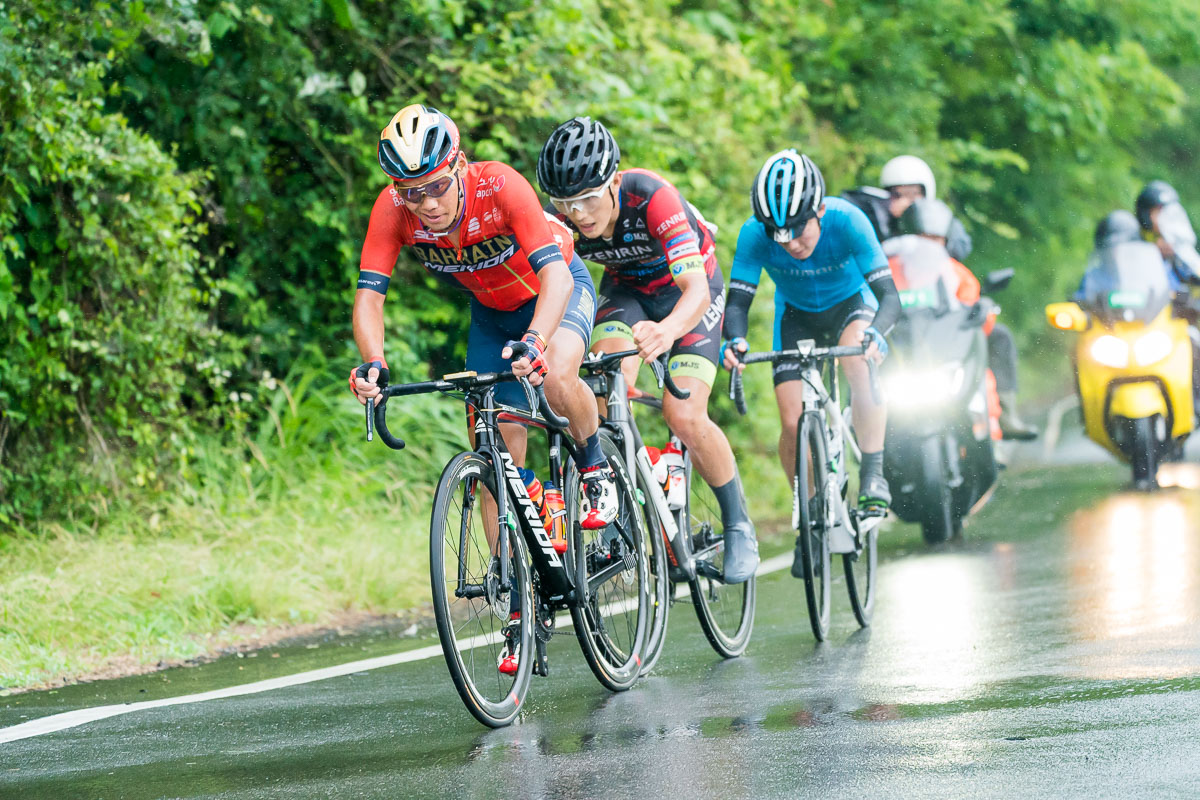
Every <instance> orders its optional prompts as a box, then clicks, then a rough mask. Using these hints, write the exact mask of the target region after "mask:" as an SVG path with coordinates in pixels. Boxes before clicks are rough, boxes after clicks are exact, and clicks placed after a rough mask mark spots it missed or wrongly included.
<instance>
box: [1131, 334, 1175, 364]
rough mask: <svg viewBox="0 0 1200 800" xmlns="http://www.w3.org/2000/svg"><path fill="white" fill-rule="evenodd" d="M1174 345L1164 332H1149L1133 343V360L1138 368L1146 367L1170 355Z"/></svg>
mask: <svg viewBox="0 0 1200 800" xmlns="http://www.w3.org/2000/svg"><path fill="white" fill-rule="evenodd" d="M1174 347H1175V343H1174V342H1172V341H1171V337H1170V336H1168V335H1167V334H1166V333H1165V332H1164V331H1150V333H1147V334H1146V335H1145V336H1143V337H1142V338H1140V339H1138V340H1137V341H1136V342H1134V343H1133V359H1134V361H1136V362H1137V363H1138V366H1141V367H1148V366H1150V365H1151V364H1156V363H1158V362H1159V361H1162V360H1163V359H1164V358H1166V357H1167V356H1169V355H1171V350H1172V349H1174Z"/></svg>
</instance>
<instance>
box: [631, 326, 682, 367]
mask: <svg viewBox="0 0 1200 800" xmlns="http://www.w3.org/2000/svg"><path fill="white" fill-rule="evenodd" d="M677 338H678V337H677V336H675V335H674V333H673V331H671V329H670V328H669V327H668V326H666V325H664V324H663V323H661V322H652V321H650V320H648V319H644V320H641V321H640V322H635V323H634V324H633V344H634V346H635V347H637V349H638V355H639V356H641V358H642V360H643V361H646V362H650V361H653V360H654V359H656V358H658V357H659V356H661V355H662V354H663V353H665V352H667V351H668V350H670V349H671V345H673V344H675V340H676V339H677Z"/></svg>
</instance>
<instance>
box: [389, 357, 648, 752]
mask: <svg viewBox="0 0 1200 800" xmlns="http://www.w3.org/2000/svg"><path fill="white" fill-rule="evenodd" d="M510 381H520V382H521V383H522V385H523V387H524V389H525V393H526V397H527V398H528V400H529V408H531V409H532V408H535V407H536V408H537V409H538V410H539V412H540V413H537V414H535V413H532V412H527V411H524V410H522V409H518V408H515V407H511V406H503V405H499V404H497V403H496V402H495V398H494V390H495V386H496V385H497V384H499V383H505V382H510ZM430 392H440V393H443V394H447V395H451V396H455V397H458V398H461V399H462V400H465V401H466V403H467V406H468V408H469V410H470V412H471V413H472V414H473V416H474V434H475V449H474V450H469V451H464V452H461V453H459V454H458V455H456V456H454V457H453V458H451V459H450V461H449V462H448V463H447V464H446V467H445V469H444V470H443V471H442V475H441V478H440V479H439V481H438V485H437V489H436V491H435V493H434V499H433V514H432V518H431V521H430V530H429V577H430V583H431V585H432V590H433V610H434V616H435V617H436V619H437V629H438V638H439V639H440V640H441V644H442V652H443V654H444V655H445V658H446V666H447V667H448V668H449V670H450V677H451V678H452V679H453V681H454V685H455V687H456V688H457V689H458V693H459V695H460V696H461V697H462V700H463V703H464V704H465V705H466V706H467V709H468V710H469V711H470V712H471V714H473V715H474V716H475V718H476V719H477V720H479V721H480V722H482V723H483V724H484V725H487V726H490V727H494V728H495V727H502V726H505V725H508V724H510V723H511V722H512V721H513V720H514V719H515V718H516V716H517V714H518V713H519V712H520V710H521V707H522V704H523V702H524V699H525V694H526V692H527V691H528V689H529V684H530V680H531V676H532V675H535V674H536V675H542V676H546V675H548V674H549V664H548V660H547V655H546V645H547V643H548V642H549V640H550V637H551V635H552V634H553V633H555V630H554V628H555V615H556V612H557V611H559V610H561V609H567V610H569V611H570V614H571V620H572V624H573V627H574V629H575V635H576V638H578V640H579V644H580V647H581V648H582V649H583V654H584V657H585V659H586V660H587V663H588V666H589V667H590V668H591V670H592V672H593V673H594V674H595V676H596V678H597V679H598V680H599V681H600V683H601V684H602V685H604V686H605V687H606V688H608V689H610V690H612V691H623V690H625V689H628V688H629V687H630V686H631V685H632V684H633V682H634V681H635V680H636V679H637V677H638V675H639V674H640V671H641V662H642V648H643V645H644V642H645V639H646V635H647V632H648V630H649V627H650V623H651V619H652V617H653V614H652V610H651V603H652V602H653V599H652V596H651V592H650V585H651V578H650V574H649V568H648V559H647V557H646V554H647V552H649V550H650V548H651V546H652V540H651V537H650V534H649V532H648V529H647V528H646V526H645V525H644V520H643V518H642V515H641V512H640V506H639V504H638V502H637V499H636V487H635V485H634V483H633V481H632V479H631V478H630V477H629V475H628V473H627V472H626V471H625V467H624V464H623V461H622V458H621V453H620V451H619V450H618V449H617V448H616V446H615V445H614V444H613V442H612V440H611V439H608V438H607V437H602V446H603V448H604V454H605V456H606V457H607V458H608V463H609V465H610V466H611V467H612V469H613V472H614V475H615V481H616V489H617V495H618V505H619V512H618V514H617V518H616V520H615V521H614V522H613V523H612V524H610V525H608V526H607V527H606V528H604V529H601V530H584V529H583V528H582V527H581V526H580V524H579V522H580V512H581V506H582V498H581V494H580V479H579V470H578V468H577V466H576V464H577V459H578V457H579V452H578V449H577V446H576V444H575V442H574V441H573V440H572V438H571V436H570V435H569V434H567V433H566V428H567V420H566V419H565V418H563V417H560V416H558V415H557V414H555V413H554V412H553V411H552V410H551V409H550V407H549V405H548V404H547V402H546V397H545V394H544V393H543V392H542V390H541V387H538V389H537V390H536V391H534V389H533V387H532V386H530V385H529V383H528V381H526V380H525V379H523V378H517V377H516V376H514V375H513V374H512V373H511V372H501V373H481V374H476V373H474V372H463V373H457V374H453V375H446V376H444V377H443V378H442V379H441V380H432V381H422V382H418V383H408V384H401V385H393V386H387V387H386V388H384V391H383V393H382V395H381V397H380V402H378V403H377V404H376V403H372V402H370V401H369V402H368V406H367V411H366V414H367V439H368V441H369V440H370V439H371V438H372V432H373V429H375V430H378V432H379V438H380V439H382V440H383V442H384V443H385V444H387V445H388V446H389V447H391V448H393V449H395V450H400V449H403V447H404V441H403V440H402V439H400V438H399V437H397V436H394V435H393V434H392V433H391V432H390V431H389V430H388V427H387V419H386V417H387V403H388V402H389V401H390V400H391V399H392V398H395V397H401V396H407V395H416V394H425V393H430ZM535 397H536V401H535ZM501 422H519V423H522V424H525V425H527V426H531V427H536V428H540V429H543V430H545V431H546V433H547V435H548V437H549V448H548V450H549V459H548V460H549V468H548V471H547V473H546V475H547V476H549V478H550V479H552V480H554V481H556V482H557V483H558V485H559V486H562V487H563V497H564V498H565V501H566V509H565V510H566V526H567V549H566V551H565V552H564V553H559V552H557V551H556V550H555V548H554V546H553V542H552V541H551V539H550V537H549V535H548V534H547V532H546V528H545V526H544V525H543V522H542V519H541V516H540V515H539V512H538V509H537V507H536V506H535V505H534V504H533V501H531V500H530V498H529V494H528V492H527V491H526V488H525V483H524V481H522V480H521V476H520V474H519V473H518V471H517V465H516V464H515V463H514V462H513V459H512V456H511V455H510V454H509V452H508V449H507V448H506V447H505V445H504V440H503V439H502V438H501V436H500V431H499V427H498V426H499V424H500V423H501ZM513 651H515V652H516V653H517V654H518V663H517V669H516V671H515V672H514V673H513V674H511V675H508V674H503V673H501V672H500V671H499V670H498V668H497V665H498V663H499V661H500V660H501V659H502V658H503V657H504V656H505V654H507V653H511V652H513Z"/></svg>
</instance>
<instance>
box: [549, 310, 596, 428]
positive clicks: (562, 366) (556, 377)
mask: <svg viewBox="0 0 1200 800" xmlns="http://www.w3.org/2000/svg"><path fill="white" fill-rule="evenodd" d="M584 349H585V347H584V344H583V339H580V338H579V336H578V335H576V334H575V332H574V331H571V330H569V329H566V328H559V329H558V332H557V333H555V334H554V336H552V337H551V338H550V343H549V344H548V345H547V347H546V353H545V355H544V356H543V358H544V360H545V362H546V399H547V400H549V401H550V408H552V409H553V410H554V412H555V413H556V414H561V415H563V416H564V417H566V418H567V419H568V420H569V421H570V431H571V438H573V439H574V440H575V441H576V442H579V443H583V442H585V441H587V438H588V437H589V436H591V435H592V434H594V433H595V432H596V430H597V429H598V428H599V427H600V417H599V415H598V414H597V413H596V402H595V401H596V398H595V395H593V394H592V390H591V389H589V388H588V386H587V384H586V383H584V382H583V379H582V378H580V377H579V364H580V363H581V362H582V361H583V354H584Z"/></svg>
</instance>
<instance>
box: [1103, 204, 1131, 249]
mask: <svg viewBox="0 0 1200 800" xmlns="http://www.w3.org/2000/svg"><path fill="white" fill-rule="evenodd" d="M1141 238H1142V230H1141V227H1140V225H1139V224H1138V220H1137V217H1135V216H1134V215H1133V214H1130V213H1129V212H1128V211H1125V210H1124V209H1121V210H1119V211H1114V212H1112V213H1111V214H1109V215H1108V216H1106V217H1104V218H1103V219H1102V220H1100V223H1099V224H1098V225H1096V233H1095V235H1094V236H1093V237H1092V242H1093V243H1094V244H1095V246H1096V249H1097V250H1100V249H1102V248H1105V247H1112V246H1113V245H1118V244H1121V243H1122V242H1137V241H1141Z"/></svg>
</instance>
